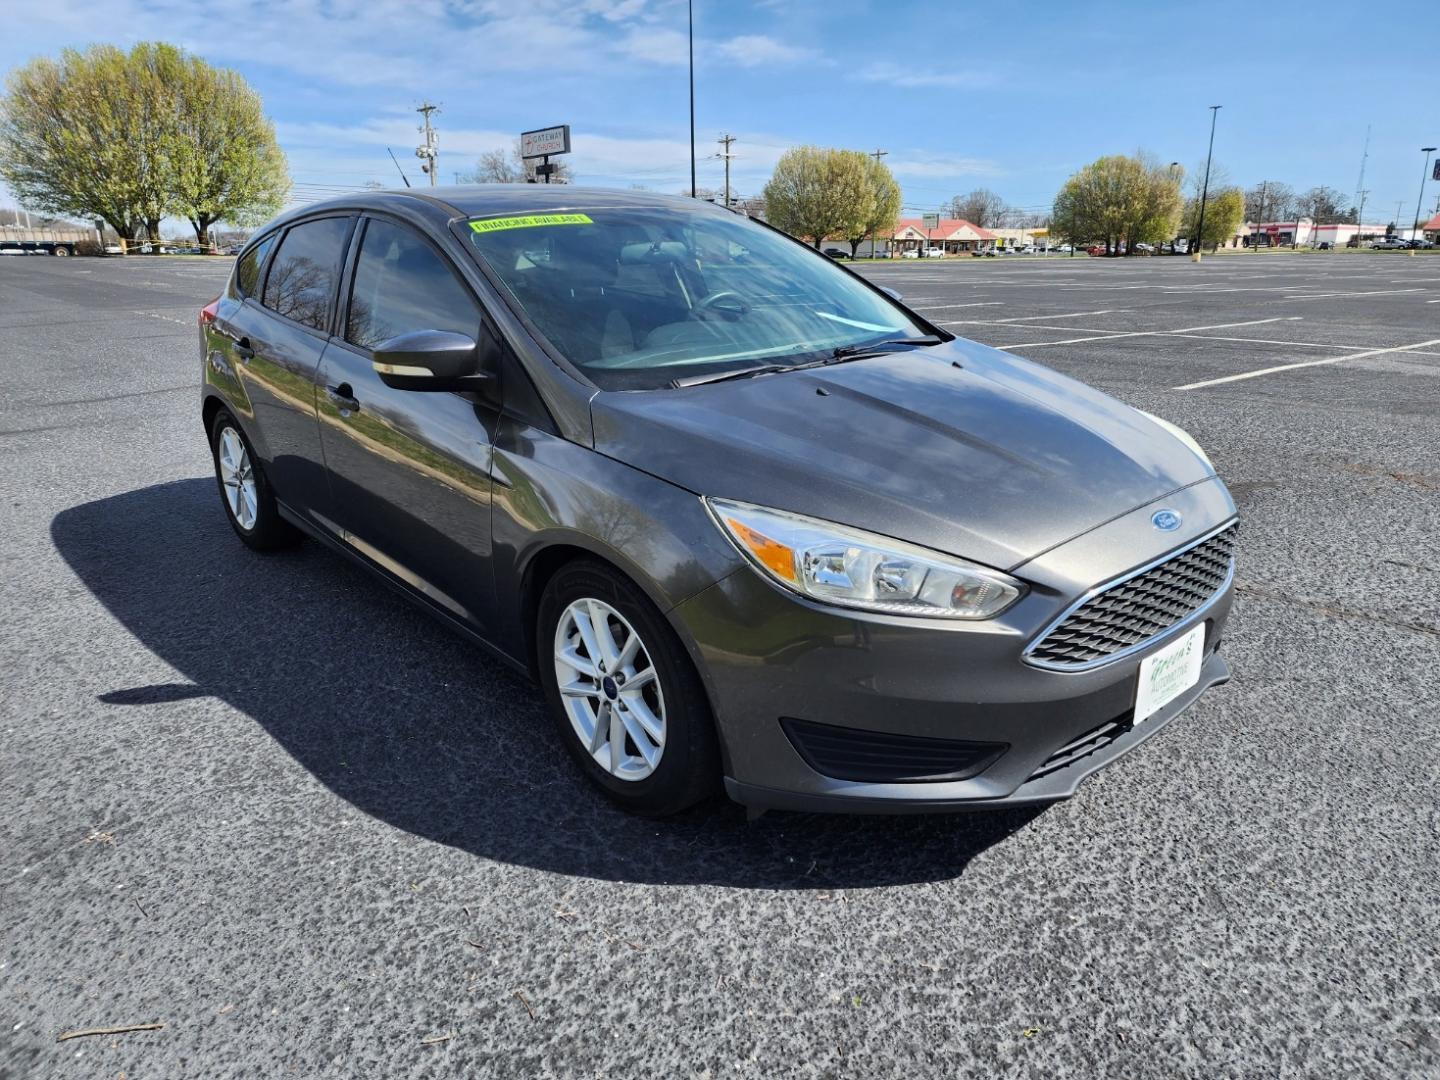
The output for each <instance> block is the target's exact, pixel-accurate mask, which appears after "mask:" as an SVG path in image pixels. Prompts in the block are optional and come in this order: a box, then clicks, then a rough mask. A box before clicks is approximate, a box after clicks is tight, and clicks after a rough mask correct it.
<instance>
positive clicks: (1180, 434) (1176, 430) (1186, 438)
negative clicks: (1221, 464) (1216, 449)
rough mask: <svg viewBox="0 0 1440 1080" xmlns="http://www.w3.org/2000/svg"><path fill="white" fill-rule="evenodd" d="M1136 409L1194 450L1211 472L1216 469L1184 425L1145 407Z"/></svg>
mask: <svg viewBox="0 0 1440 1080" xmlns="http://www.w3.org/2000/svg"><path fill="white" fill-rule="evenodd" d="M1135 411H1136V412H1138V413H1139V414H1140V415H1141V416H1148V417H1149V418H1150V419H1151V420H1154V421H1155V423H1157V424H1159V425H1160V426H1161V427H1163V428H1164V429H1165V430H1166V431H1168V432H1169V433H1170V434H1171V435H1174V436H1175V437H1176V438H1177V439H1179V440H1180V441H1181V442H1182V443H1184V444H1185V445H1186V446H1188V447H1189V448H1190V449H1191V450H1193V451H1194V452H1195V456H1196V457H1198V458H1199V459H1200V460H1201V461H1203V462H1204V463H1205V466H1206V468H1208V469H1209V470H1210V471H1211V472H1214V471H1215V465H1214V464H1213V463H1212V462H1211V460H1210V455H1209V454H1207V453H1205V451H1204V450H1202V449H1201V448H1200V444H1199V443H1198V442H1196V441H1195V437H1194V436H1193V435H1191V434H1190V433H1189V432H1188V431H1186V430H1185V429H1184V428H1182V427H1179V426H1178V425H1176V424H1172V423H1170V421H1169V420H1166V419H1165V418H1164V417H1160V416H1156V415H1155V414H1154V413H1148V412H1146V411H1145V410H1144V409H1136V410H1135Z"/></svg>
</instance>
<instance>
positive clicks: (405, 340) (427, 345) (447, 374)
mask: <svg viewBox="0 0 1440 1080" xmlns="http://www.w3.org/2000/svg"><path fill="white" fill-rule="evenodd" d="M370 362H371V364H372V365H373V366H374V368H375V374H377V375H379V376H380V381H381V382H383V383H384V384H385V385H386V386H390V387H394V388H395V389H396V390H470V389H474V388H475V385H476V384H477V383H478V382H480V381H484V380H487V379H488V378H489V374H488V373H485V372H482V371H480V369H479V353H478V350H477V349H476V346H475V339H474V338H472V337H470V336H469V335H468V334H457V333H454V332H453V331H450V330H415V331H412V332H410V333H408V334H401V335H399V336H398V337H393V338H391V339H390V340H389V341H384V342H381V343H380V344H379V345H377V346H376V347H375V349H374V351H373V352H372V353H371V355H370Z"/></svg>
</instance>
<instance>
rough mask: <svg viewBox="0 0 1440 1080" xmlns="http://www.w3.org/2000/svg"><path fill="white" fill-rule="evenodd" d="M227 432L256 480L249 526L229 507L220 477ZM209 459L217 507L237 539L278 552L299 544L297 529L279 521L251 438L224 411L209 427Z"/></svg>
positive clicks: (273, 496) (271, 493) (273, 497)
mask: <svg viewBox="0 0 1440 1080" xmlns="http://www.w3.org/2000/svg"><path fill="white" fill-rule="evenodd" d="M227 430H231V431H234V432H235V434H236V435H238V436H239V437H240V442H241V444H242V445H243V446H244V447H245V453H246V455H247V457H248V459H249V463H250V468H251V470H252V472H253V475H254V479H255V495H256V498H255V504H256V505H255V520H254V521H253V522H252V523H251V524H250V525H249V527H246V526H245V525H242V524H240V521H239V519H238V518H237V517H236V516H235V512H234V511H233V510H232V509H231V508H230V499H229V497H228V496H227V495H226V492H225V481H224V479H223V478H222V476H221V469H220V438H221V436H222V435H223V434H224V433H225V432H226V431H227ZM210 457H211V460H212V461H213V463H214V465H215V486H216V488H217V489H218V490H219V492H220V505H221V506H223V507H224V508H225V517H226V520H228V521H229V522H230V527H231V528H232V529H234V530H235V535H236V536H238V537H240V539H241V540H243V541H244V542H245V544H246V545H247V546H249V547H251V548H254V549H255V550H256V551H278V550H280V549H281V548H287V547H293V546H294V545H296V544H298V543H299V542H300V540H301V533H300V530H298V529H297V528H295V526H293V525H291V524H290V523H289V522H288V521H286V520H285V519H284V518H282V517H281V516H280V511H279V509H278V508H277V507H276V506H275V493H274V491H272V490H271V488H270V481H269V480H268V479H267V478H266V476H265V470H264V468H262V467H261V465H260V459H259V458H258V457H257V456H256V454H255V448H254V447H253V446H251V445H250V439H249V438H248V437H247V436H246V434H245V429H244V428H242V427H241V426H240V425H239V423H238V422H236V420H235V418H234V417H233V416H231V415H230V413H229V412H228V411H227V410H225V409H221V410H220V411H219V412H217V413H216V414H215V419H214V421H213V422H212V423H211V424H210Z"/></svg>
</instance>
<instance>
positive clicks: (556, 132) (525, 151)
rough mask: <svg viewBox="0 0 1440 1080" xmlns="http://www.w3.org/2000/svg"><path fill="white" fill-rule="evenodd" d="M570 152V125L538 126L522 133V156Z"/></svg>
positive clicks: (546, 155)
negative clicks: (533, 129)
mask: <svg viewBox="0 0 1440 1080" xmlns="http://www.w3.org/2000/svg"><path fill="white" fill-rule="evenodd" d="M568 153H570V125H569V124H560V125H559V126H558V127H548V128H538V129H536V130H535V131H525V132H522V133H521V135H520V156H521V157H522V158H537V157H549V156H550V155H551V154H568Z"/></svg>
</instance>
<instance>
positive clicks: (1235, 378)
mask: <svg viewBox="0 0 1440 1080" xmlns="http://www.w3.org/2000/svg"><path fill="white" fill-rule="evenodd" d="M1427 345H1440V338H1433V339H1432V340H1430V341H1417V342H1416V343H1415V344H1414V345H1395V346H1393V347H1391V348H1389V349H1369V350H1367V351H1366V352H1357V353H1350V354H1349V355H1348V356H1327V357H1326V358H1325V359H1324V360H1304V361H1301V362H1300V363H1298V364H1277V365H1276V366H1275V367H1267V368H1261V369H1260V370H1259V371H1242V372H1241V373H1240V374H1239V375H1226V376H1225V377H1224V378H1220V379H1206V380H1204V381H1203V382H1193V383H1186V384H1185V385H1184V386H1172V387H1171V388H1170V389H1172V390H1198V389H1199V388H1200V387H1202V386H1219V385H1220V384H1221V383H1231V382H1239V381H1240V380H1242V379H1258V378H1259V377H1260V376H1261V375H1272V374H1274V373H1275V372H1277V371H1294V370H1295V369H1296V368H1307V367H1319V366H1320V365H1322V364H1338V363H1340V362H1341V361H1344V360H1361V359H1364V358H1365V357H1367V356H1384V355H1385V354H1386V353H1397V352H1409V351H1410V350H1412V349H1423V348H1425V347H1426V346H1427Z"/></svg>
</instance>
